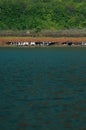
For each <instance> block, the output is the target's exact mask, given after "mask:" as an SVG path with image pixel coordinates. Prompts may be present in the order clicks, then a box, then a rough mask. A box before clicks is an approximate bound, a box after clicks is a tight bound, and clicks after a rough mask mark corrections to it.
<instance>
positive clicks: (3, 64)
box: [0, 48, 86, 130]
mask: <svg viewBox="0 0 86 130" xmlns="http://www.w3.org/2000/svg"><path fill="white" fill-rule="evenodd" d="M0 130H86V48H26V49H24V48H21V49H18V48H0Z"/></svg>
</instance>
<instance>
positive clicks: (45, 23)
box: [0, 0, 86, 31]
mask: <svg viewBox="0 0 86 130" xmlns="http://www.w3.org/2000/svg"><path fill="white" fill-rule="evenodd" d="M71 28H72V29H74V28H77V29H82V28H86V0H0V30H16V29H17V30H36V31H40V30H43V29H48V30H59V29H71Z"/></svg>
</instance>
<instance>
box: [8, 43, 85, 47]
mask: <svg viewBox="0 0 86 130" xmlns="http://www.w3.org/2000/svg"><path fill="white" fill-rule="evenodd" d="M6 44H7V45H17V46H51V45H58V44H56V43H55V42H7V43H6ZM61 45H69V46H71V45H85V46H86V42H78V43H77V42H63V43H61Z"/></svg>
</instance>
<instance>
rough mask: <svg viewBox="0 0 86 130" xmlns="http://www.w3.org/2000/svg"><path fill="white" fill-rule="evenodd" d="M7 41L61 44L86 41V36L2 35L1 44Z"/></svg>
mask: <svg viewBox="0 0 86 130" xmlns="http://www.w3.org/2000/svg"><path fill="white" fill-rule="evenodd" d="M7 42H55V43H57V44H61V43H63V42H77V43H80V42H86V37H59V38H51V37H40V38H37V37H35V38H34V37H0V44H1V45H5V44H6V43H7Z"/></svg>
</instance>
